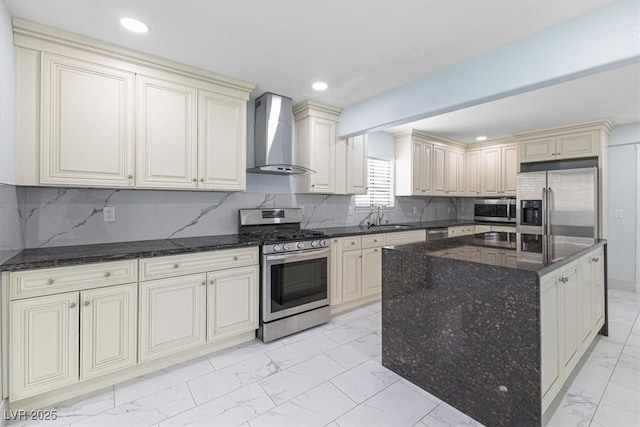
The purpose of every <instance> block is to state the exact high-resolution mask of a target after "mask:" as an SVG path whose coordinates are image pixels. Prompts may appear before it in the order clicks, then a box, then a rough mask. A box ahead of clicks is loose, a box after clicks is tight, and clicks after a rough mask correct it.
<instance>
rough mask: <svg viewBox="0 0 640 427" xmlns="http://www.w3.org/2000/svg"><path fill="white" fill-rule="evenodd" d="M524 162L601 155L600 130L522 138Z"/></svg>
mask: <svg viewBox="0 0 640 427" xmlns="http://www.w3.org/2000/svg"><path fill="white" fill-rule="evenodd" d="M519 144H520V161H521V162H522V163H529V162H540V161H548V160H563V159H577V158H582V157H597V156H598V155H599V144H600V141H599V138H598V132H597V131H595V130H593V131H584V132H570V133H560V134H550V135H545V136H540V137H531V138H530V137H525V138H523V139H521V140H520V142H519Z"/></svg>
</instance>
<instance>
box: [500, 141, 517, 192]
mask: <svg viewBox="0 0 640 427" xmlns="http://www.w3.org/2000/svg"><path fill="white" fill-rule="evenodd" d="M501 150H502V151H501V152H502V162H501V168H500V170H501V172H502V185H501V191H502V194H505V195H510V196H515V195H516V190H517V187H518V146H517V145H510V146H506V147H502V149H501Z"/></svg>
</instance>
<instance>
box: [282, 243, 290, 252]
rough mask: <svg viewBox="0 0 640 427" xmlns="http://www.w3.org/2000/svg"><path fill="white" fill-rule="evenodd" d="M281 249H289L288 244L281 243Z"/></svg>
mask: <svg viewBox="0 0 640 427" xmlns="http://www.w3.org/2000/svg"><path fill="white" fill-rule="evenodd" d="M282 249H284V250H285V251H288V250H289V244H288V243H285V244H284V245H282Z"/></svg>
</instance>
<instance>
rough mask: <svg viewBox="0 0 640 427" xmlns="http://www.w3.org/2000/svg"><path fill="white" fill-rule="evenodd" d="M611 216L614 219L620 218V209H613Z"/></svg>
mask: <svg viewBox="0 0 640 427" xmlns="http://www.w3.org/2000/svg"><path fill="white" fill-rule="evenodd" d="M613 216H614V217H615V218H616V219H622V217H623V215H622V209H616V210H615V211H613Z"/></svg>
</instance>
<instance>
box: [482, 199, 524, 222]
mask: <svg viewBox="0 0 640 427" xmlns="http://www.w3.org/2000/svg"><path fill="white" fill-rule="evenodd" d="M473 214H474V217H473V218H474V220H475V221H480V222H500V223H508V224H515V223H516V199H515V198H505V199H476V200H474V201H473Z"/></svg>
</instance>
